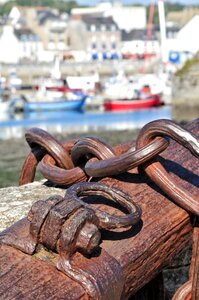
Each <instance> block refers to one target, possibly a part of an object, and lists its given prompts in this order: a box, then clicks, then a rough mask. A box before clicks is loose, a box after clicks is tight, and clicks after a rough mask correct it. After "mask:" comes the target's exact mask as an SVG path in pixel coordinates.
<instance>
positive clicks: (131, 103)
mask: <svg viewBox="0 0 199 300" xmlns="http://www.w3.org/2000/svg"><path fill="white" fill-rule="evenodd" d="M159 105H161V99H160V97H159V96H158V95H151V96H149V97H147V98H146V99H142V98H138V99H133V100H129V99H122V100H105V101H104V110H105V111H121V110H137V109H144V108H149V107H154V106H159Z"/></svg>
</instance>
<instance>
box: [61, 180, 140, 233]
mask: <svg viewBox="0 0 199 300" xmlns="http://www.w3.org/2000/svg"><path fill="white" fill-rule="evenodd" d="M89 195H94V196H96V195H97V196H103V197H105V198H107V199H110V200H112V201H114V202H115V203H118V204H120V205H121V206H123V207H125V208H126V209H127V211H128V212H129V213H128V214H126V215H124V216H117V215H112V214H109V213H107V212H105V211H102V210H100V209H98V208H96V207H93V206H92V209H93V210H94V211H95V215H96V216H97V218H98V220H99V224H98V226H99V228H104V229H112V228H120V227H127V226H131V225H133V224H136V223H137V222H138V221H139V220H140V218H141V208H140V206H138V205H137V204H135V203H134V202H133V201H132V199H131V197H130V196H129V195H127V194H126V193H123V192H122V191H120V190H118V189H114V188H111V187H108V186H106V185H104V184H101V183H91V182H84V183H77V184H74V185H72V186H71V187H70V188H69V189H68V190H67V191H66V194H65V196H64V198H65V199H67V198H68V199H70V198H71V197H73V198H76V199H77V201H82V200H80V198H79V196H89ZM82 202H83V201H82ZM83 205H84V206H87V204H85V203H84V204H83ZM88 206H89V205H88Z"/></svg>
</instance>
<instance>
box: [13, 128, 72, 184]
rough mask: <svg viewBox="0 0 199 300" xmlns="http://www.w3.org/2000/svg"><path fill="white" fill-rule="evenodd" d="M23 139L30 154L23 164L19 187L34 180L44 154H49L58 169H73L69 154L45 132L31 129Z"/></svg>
mask: <svg viewBox="0 0 199 300" xmlns="http://www.w3.org/2000/svg"><path fill="white" fill-rule="evenodd" d="M25 137H26V140H27V142H28V144H29V145H30V147H31V152H30V153H29V154H28V156H27V157H26V160H25V162H24V164H23V167H22V170H21V174H20V178H19V185H23V184H26V183H30V182H32V181H33V180H34V177H35V172H36V167H37V165H38V163H39V161H40V160H41V159H42V158H43V156H44V155H45V154H46V153H49V154H50V155H51V156H52V157H53V158H54V159H55V161H56V163H57V164H58V165H59V166H60V167H63V168H72V167H73V163H72V161H71V158H70V156H69V153H68V152H67V151H66V150H65V149H64V147H63V146H62V145H61V144H60V143H59V142H58V141H57V140H56V139H54V138H53V137H52V136H51V135H50V134H49V133H47V132H46V131H44V130H42V129H40V128H31V129H29V130H28V131H27V132H26V134H25Z"/></svg>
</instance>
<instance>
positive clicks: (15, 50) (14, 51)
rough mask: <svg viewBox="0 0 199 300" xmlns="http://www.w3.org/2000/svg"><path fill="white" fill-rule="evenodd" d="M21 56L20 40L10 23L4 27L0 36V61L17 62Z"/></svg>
mask: <svg viewBox="0 0 199 300" xmlns="http://www.w3.org/2000/svg"><path fill="white" fill-rule="evenodd" d="M19 57H20V42H19V40H18V38H17V37H16V35H15V34H14V29H13V27H12V26H10V25H6V26H4V27H3V32H2V35H1V37H0V62H2V63H10V64H16V63H18V62H19Z"/></svg>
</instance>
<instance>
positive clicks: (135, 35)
mask: <svg viewBox="0 0 199 300" xmlns="http://www.w3.org/2000/svg"><path fill="white" fill-rule="evenodd" d="M121 33H122V41H124V42H125V41H132V40H146V37H147V30H146V29H133V30H131V31H130V32H126V31H125V30H122V31H121ZM150 39H151V40H156V39H157V32H156V31H152V33H151V38H150Z"/></svg>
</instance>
